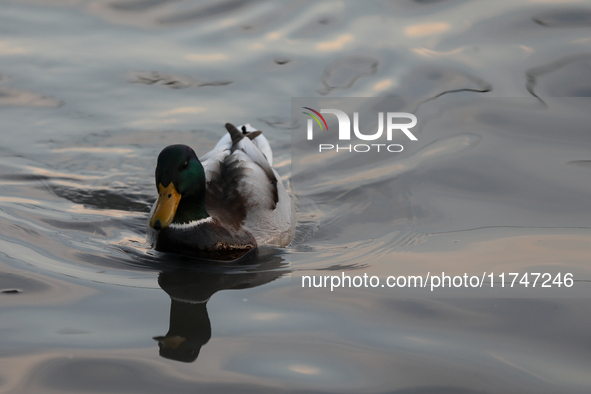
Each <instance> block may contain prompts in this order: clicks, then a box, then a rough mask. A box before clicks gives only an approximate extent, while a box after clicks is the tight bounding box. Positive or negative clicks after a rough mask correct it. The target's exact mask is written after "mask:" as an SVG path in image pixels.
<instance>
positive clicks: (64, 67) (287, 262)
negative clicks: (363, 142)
mask: <svg viewBox="0 0 591 394" xmlns="http://www.w3.org/2000/svg"><path fill="white" fill-rule="evenodd" d="M0 8H1V10H2V12H0V183H1V186H2V187H1V191H0V292H1V293H0V304H1V305H2V309H0V314H1V318H0V334H1V335H0V391H1V392H6V393H21V392H23V393H25V392H26V393H35V392H44V393H46V392H77V393H80V392H92V393H94V392H96V393H98V392H118V393H127V392H141V393H149V392H154V393H161V392H195V391H205V392H208V391H213V390H216V391H218V392H277V391H279V392H325V393H326V392H335V393H337V392H338V393H342V392H372V393H381V392H397V393H501V392H502V393H507V392H516V393H556V392H561V393H585V392H589V391H590V390H591V378H590V376H591V373H590V372H591V363H590V361H589V360H590V359H591V357H590V356H591V346H590V343H591V337H590V336H589V332H590V328H591V317H590V316H591V313H590V312H591V310H590V306H589V302H588V300H589V295H590V294H591V291H590V289H589V287H588V284H587V283H588V281H589V280H591V273H590V272H589V260H590V257H589V256H590V255H591V254H590V253H589V244H590V243H589V241H590V240H591V238H590V236H591V231H590V227H589V223H591V210H589V196H591V182H590V180H591V153H589V152H590V148H591V138H590V137H589V124H590V122H589V120H590V117H589V108H590V107H589V106H590V104H591V101H590V99H589V96H591V79H590V78H589V76H590V74H591V50H590V49H589V48H590V46H589V45H590V43H591V36H590V35H589V34H590V30H589V28H591V5H590V4H589V3H588V2H584V1H572V2H569V1H542V0H540V1H529V2H525V1H523V2H514V1H495V2H488V1H454V0H448V1H442V0H429V1H425V0H422V1H419V0H415V1H367V2H361V1H315V2H312V1H276V2H269V1H247V0H228V1H200V2H194V1H184V0H178V1H172V0H104V1H103V0H88V1H84V0H53V1H34V0H30V1H24V0H23V1H16V0H14V1H2V2H0ZM298 97H301V98H305V99H294V100H293V102H292V98H298ZM349 97H357V98H360V97H363V98H367V100H364V101H362V104H361V105H362V107H363V106H365V107H363V108H366V109H367V108H373V109H376V108H378V109H380V108H382V109H383V108H386V109H385V110H396V111H403V112H412V113H415V114H417V117H418V118H419V119H420V124H419V126H418V127H417V129H416V133H417V136H418V141H417V143H413V144H406V143H405V150H404V151H403V152H401V153H399V154H395V155H393V156H384V155H363V154H350V155H349V154H347V153H342V152H340V153H338V154H326V155H318V154H316V153H315V152H314V151H313V150H312V149H310V148H309V146H308V145H306V143H307V142H306V141H305V140H304V136H305V131H304V130H305V118H304V117H303V116H302V115H301V111H300V110H301V108H300V107H301V106H302V105H300V104H301V103H307V105H309V106H312V107H314V106H316V107H317V108H327V107H326V106H325V105H324V103H330V104H332V105H335V106H337V105H338V106H342V107H343V108H344V107H346V106H347V105H350V104H351V101H348V100H350V99H348V98H349ZM355 103H360V101H359V99H357V101H355ZM356 105H357V104H356ZM296 110H297V111H300V112H297V111H296ZM362 116H363V115H362ZM362 120H364V121H365V122H367V124H368V127H374V129H375V123H371V122H372V121H369V120H366V118H362ZM226 122H232V123H235V124H242V123H247V122H249V123H251V124H252V125H253V126H255V127H257V128H260V129H261V130H263V131H264V133H265V135H266V136H267V138H268V139H269V140H270V142H271V145H272V146H273V149H274V154H275V156H276V157H275V160H274V164H275V167H276V169H277V171H278V172H279V173H280V175H281V176H282V177H283V181H284V183H285V185H286V186H287V187H288V188H289V190H290V191H291V193H292V196H293V198H294V202H295V205H296V210H297V217H298V224H297V227H296V236H295V239H294V242H293V243H292V245H291V246H290V247H288V248H285V249H280V248H262V249H261V250H260V251H259V254H258V256H256V257H254V258H251V259H246V260H245V261H242V262H236V263H232V264H225V265H219V264H213V263H196V262H195V261H191V260H190V259H187V258H183V257H177V256H173V255H166V254H162V253H158V252H155V251H153V250H151V249H150V248H149V247H148V245H146V243H145V230H146V221H147V214H148V211H149V207H150V206H151V204H152V203H153V201H154V199H155V197H156V192H155V187H154V180H153V174H154V167H155V161H156V157H157V155H158V153H159V151H160V150H161V149H162V148H163V147H164V146H166V145H168V144H170V143H185V144H188V145H191V146H192V147H193V148H195V150H196V152H197V154H198V155H203V154H204V153H205V152H207V151H208V150H209V149H211V148H213V146H214V145H215V143H216V141H217V140H218V139H219V138H220V137H221V136H222V135H223V133H224V132H225V131H224V128H223V124H224V123H226ZM374 122H375V121H374ZM329 126H330V125H329ZM319 138H327V137H326V136H322V135H320V136H319ZM441 271H446V272H449V273H450V274H451V273H453V274H454V275H455V274H460V273H464V272H467V273H469V274H478V273H482V272H485V271H486V272H492V271H494V272H497V273H500V272H520V273H522V272H528V271H529V272H551V273H556V272H567V271H568V272H572V273H574V275H575V282H576V283H575V284H576V285H575V286H574V287H573V288H572V289H571V290H570V291H562V292H558V291H550V292H548V293H536V292H529V291H526V290H525V289H521V290H520V291H515V292H510V291H506V292H505V291H500V290H497V291H488V290H487V291H484V290H483V291H474V290H472V291H469V290H470V289H467V290H465V291H458V292H455V293H451V294H448V293H443V292H441V293H437V294H432V293H429V292H427V291H416V292H410V291H401V290H399V289H388V288H375V289H374V288H351V289H348V288H344V289H336V290H335V291H333V292H331V291H330V289H307V288H306V289H302V288H301V286H300V279H301V276H302V275H340V274H341V273H342V272H345V273H346V274H348V275H362V274H364V273H368V274H370V275H376V276H379V277H381V278H385V277H387V276H388V275H425V273H427V272H433V273H435V272H441ZM226 290H233V291H226ZM477 290H479V289H477ZM551 290H557V289H551ZM562 290H565V289H564V288H563V289H562ZM179 338H185V340H184V341H182V342H179ZM175 341H176V342H175Z"/></svg>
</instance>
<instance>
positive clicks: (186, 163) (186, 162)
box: [181, 160, 189, 170]
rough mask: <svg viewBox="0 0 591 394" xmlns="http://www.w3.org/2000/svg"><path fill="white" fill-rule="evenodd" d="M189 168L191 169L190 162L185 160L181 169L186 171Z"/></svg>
mask: <svg viewBox="0 0 591 394" xmlns="http://www.w3.org/2000/svg"><path fill="white" fill-rule="evenodd" d="M187 168H189V161H188V160H185V162H184V163H183V165H182V166H181V169H182V170H186V169H187Z"/></svg>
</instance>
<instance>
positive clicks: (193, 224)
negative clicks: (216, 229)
mask: <svg viewBox="0 0 591 394" xmlns="http://www.w3.org/2000/svg"><path fill="white" fill-rule="evenodd" d="M211 221H213V219H212V218H211V216H208V217H206V218H204V219H199V220H192V221H190V222H189V223H182V224H177V223H171V224H169V225H168V227H170V228H171V229H173V230H183V231H184V230H190V229H192V228H195V227H198V226H201V225H202V224H204V223H209V222H211Z"/></svg>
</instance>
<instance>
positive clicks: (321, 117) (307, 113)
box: [302, 107, 328, 131]
mask: <svg viewBox="0 0 591 394" xmlns="http://www.w3.org/2000/svg"><path fill="white" fill-rule="evenodd" d="M302 108H304V109H307V110H310V111H312V112H314V113H315V114H316V115H318V116H320V119H322V121H323V122H324V125H325V126H326V131H328V125H327V124H326V120H324V116H322V115H320V112H318V111H316V110H315V109H312V108H310V107H302ZM302 113H303V114H306V115H310V116H311V117H312V118H313V119H314V120H315V121H316V123H318V126H320V130H324V129H323V128H322V123H320V120H319V119H318V118H317V117H316V116H314V115H312V114H311V113H309V112H302Z"/></svg>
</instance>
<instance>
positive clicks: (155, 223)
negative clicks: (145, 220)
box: [150, 182, 181, 230]
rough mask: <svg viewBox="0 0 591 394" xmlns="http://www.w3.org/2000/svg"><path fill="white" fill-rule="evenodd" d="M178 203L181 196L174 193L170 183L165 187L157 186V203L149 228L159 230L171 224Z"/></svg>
mask: <svg viewBox="0 0 591 394" xmlns="http://www.w3.org/2000/svg"><path fill="white" fill-rule="evenodd" d="M180 201H181V195H180V194H179V193H178V192H177V191H176V189H175V188H174V185H173V184H172V182H170V183H169V185H168V186H166V187H164V186H162V184H159V185H158V202H157V203H156V209H154V213H153V214H152V217H151V218H150V227H152V228H154V229H156V230H161V229H163V228H165V227H166V226H168V225H169V224H170V223H172V219H174V215H175V214H176V209H177V207H178V206H179V202H180Z"/></svg>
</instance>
